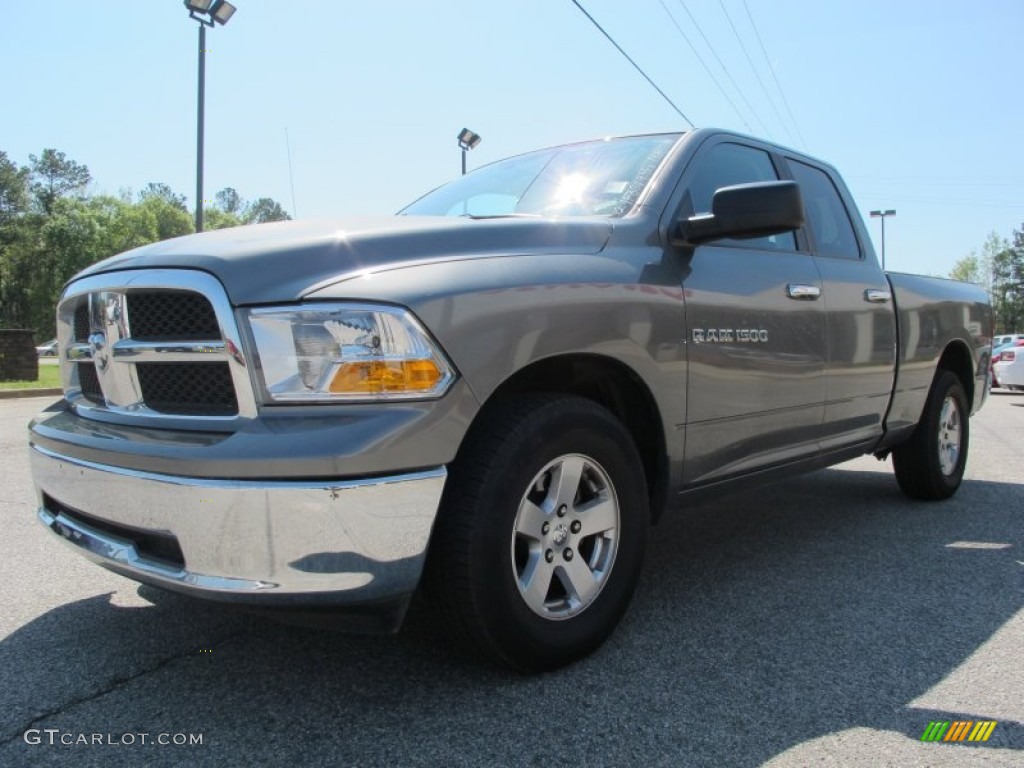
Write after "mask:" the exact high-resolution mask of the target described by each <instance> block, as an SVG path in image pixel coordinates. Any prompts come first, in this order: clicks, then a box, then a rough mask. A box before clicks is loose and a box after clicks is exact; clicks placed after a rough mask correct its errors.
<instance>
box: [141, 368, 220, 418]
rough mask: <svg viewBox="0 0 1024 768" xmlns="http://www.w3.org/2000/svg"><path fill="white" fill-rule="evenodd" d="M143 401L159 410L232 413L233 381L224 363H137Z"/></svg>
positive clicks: (216, 414) (205, 413) (203, 413)
mask: <svg viewBox="0 0 1024 768" xmlns="http://www.w3.org/2000/svg"><path fill="white" fill-rule="evenodd" d="M135 369H136V372H137V373H138V376H139V386H140V387H141V388H142V398H143V400H144V401H145V403H146V405H147V406H149V407H150V408H151V409H153V410H154V411H158V412H159V413H170V414H178V415H189V416H234V415H235V414H237V413H238V401H237V400H236V398H235V387H234V382H233V381H232V380H231V369H230V368H229V367H228V364H227V363H173V364H171V363H139V364H138V365H137V366H135Z"/></svg>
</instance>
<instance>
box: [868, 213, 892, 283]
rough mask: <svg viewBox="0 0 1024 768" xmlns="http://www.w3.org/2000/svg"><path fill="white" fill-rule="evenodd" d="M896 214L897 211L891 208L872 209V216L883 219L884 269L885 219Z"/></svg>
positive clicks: (883, 266) (883, 260) (883, 262)
mask: <svg viewBox="0 0 1024 768" xmlns="http://www.w3.org/2000/svg"><path fill="white" fill-rule="evenodd" d="M895 215H896V211H894V210H893V209H891V208H890V209H889V210H887V211H871V218H873V219H881V220H882V269H885V219H886V217H887V216H895Z"/></svg>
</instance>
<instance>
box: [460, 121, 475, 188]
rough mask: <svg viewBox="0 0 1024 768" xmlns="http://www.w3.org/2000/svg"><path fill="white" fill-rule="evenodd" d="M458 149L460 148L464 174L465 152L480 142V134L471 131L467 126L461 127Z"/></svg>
mask: <svg viewBox="0 0 1024 768" xmlns="http://www.w3.org/2000/svg"><path fill="white" fill-rule="evenodd" d="M457 139H458V142H459V149H461V150H462V175H463V176H465V175H466V153H467V152H469V150H471V149H476V146H477V145H478V144H479V143H480V134H478V133H473V131H471V130H469V128H463V129H462V131H461V132H460V133H459V135H458V137H457Z"/></svg>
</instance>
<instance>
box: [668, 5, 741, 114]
mask: <svg viewBox="0 0 1024 768" xmlns="http://www.w3.org/2000/svg"><path fill="white" fill-rule="evenodd" d="M658 2H659V3H661V7H662V8H664V9H665V13H666V14H668V17H669V19H670V20H671V21H672V24H673V25H674V26H675V28H676V31H677V32H679V34H680V36H681V37H682V38H683V40H685V41H686V44H687V45H688V46H690V50H691V51H693V55H694V56H696V57H697V61H699V62H700V65H701V66H702V67H704V71H705V72H707V73H708V77H710V78H711V82H713V83H714V84H715V85H716V86H718V90H719V91H721V93H722V95H723V96H724V97H725V100H726V101H728V102H729V106H731V107H732V108H733V110H734V111H735V112H736V115H737V116H738V117H739V119H740V122H741V123H743V125H745V126H746V128H747V130H748V131H749V130H750V124H749V123H748V122H747V121H746V119H744V117H743V114H742V113H741V112H740V110H739V107H737V106H736V104H735V103H734V102H733V100H732V99H731V98H729V94H728V93H726V92H725V88H723V87H722V84H721V83H720V82H718V78H717V77H715V73H714V72H712V71H711V68H710V67H709V66H708V65H707V64H706V63H705V62H704V59H703V58H702V57H701V55H700V52H699V51H698V50H697V48H696V46H694V44H693V43H692V42H691V41H690V38H689V37H687V35H686V33H685V32H684V31H683V28H682V27H681V26H679V22H678V21H676V17H675V16H673V15H672V12H671V11H670V10H669V9H668V6H667V5H665V0H658Z"/></svg>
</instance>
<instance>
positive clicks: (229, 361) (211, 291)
mask: <svg viewBox="0 0 1024 768" xmlns="http://www.w3.org/2000/svg"><path fill="white" fill-rule="evenodd" d="M57 320H58V323H57V325H58V339H59V340H60V348H61V370H62V375H63V379H64V391H65V396H66V397H67V399H68V400H69V401H70V402H71V403H73V404H76V405H77V406H78V407H79V408H80V409H84V410H83V413H84V414H85V415H88V414H89V413H91V412H93V411H101V410H102V411H105V412H107V413H110V414H116V415H117V417H118V420H121V421H124V422H125V423H145V422H147V421H152V420H162V421H167V420H169V419H175V420H178V421H179V422H180V420H181V419H186V420H190V419H202V420H204V421H206V420H211V419H219V420H224V419H233V418H238V417H251V416H255V413H256V405H255V398H254V396H253V393H252V385H251V382H250V380H249V373H248V370H247V363H246V359H245V356H244V354H243V353H242V347H241V340H240V336H239V334H238V329H237V326H236V323H235V319H234V313H233V309H232V307H231V305H230V303H229V302H228V300H227V295H226V294H225V292H224V289H223V287H222V286H221V285H220V283H219V282H218V281H217V280H216V279H215V278H213V277H212V276H210V275H208V274H206V273H201V272H193V271H189V270H139V271H131V272H122V273H116V272H115V273H111V274H108V275H98V276H95V277H89V278H85V279H83V280H80V281H77V282H76V283H73V284H72V285H71V286H70V287H69V288H68V290H67V292H66V293H65V296H64V297H63V299H62V300H61V303H60V306H59V307H58V311H57ZM183 426H187V424H185V425H183Z"/></svg>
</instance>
